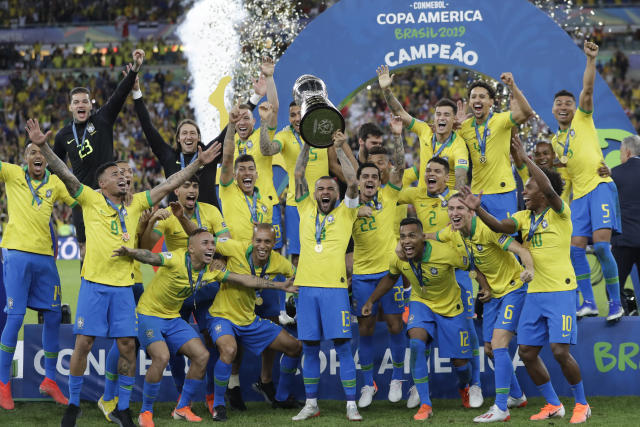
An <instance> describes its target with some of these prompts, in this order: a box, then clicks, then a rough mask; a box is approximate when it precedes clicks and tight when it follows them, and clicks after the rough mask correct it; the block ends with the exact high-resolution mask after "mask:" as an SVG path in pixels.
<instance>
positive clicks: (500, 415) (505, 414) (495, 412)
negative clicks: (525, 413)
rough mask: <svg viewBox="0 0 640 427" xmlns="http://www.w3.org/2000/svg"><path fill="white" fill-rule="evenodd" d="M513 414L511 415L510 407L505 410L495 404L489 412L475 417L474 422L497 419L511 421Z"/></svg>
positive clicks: (486, 421)
mask: <svg viewBox="0 0 640 427" xmlns="http://www.w3.org/2000/svg"><path fill="white" fill-rule="evenodd" d="M510 419H511V415H509V409H507V410H506V411H503V410H502V409H500V408H498V405H493V406H491V408H489V410H488V411H487V412H485V413H484V414H482V415H479V416H477V417H475V418H474V419H473V422H474V423H494V422H497V421H509V420H510Z"/></svg>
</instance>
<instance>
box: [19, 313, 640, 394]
mask: <svg viewBox="0 0 640 427" xmlns="http://www.w3.org/2000/svg"><path fill="white" fill-rule="evenodd" d="M478 326H479V325H478ZM72 328H73V326H72V325H62V326H61V330H60V353H59V358H58V365H57V368H58V369H57V370H58V378H57V381H58V383H59V384H60V387H61V388H62V390H63V392H64V393H65V395H66V394H67V390H68V388H67V387H68V386H67V378H68V377H67V375H68V369H69V359H70V357H71V353H72V351H73V343H74V336H73V330H72ZM477 329H478V336H479V337H481V336H482V332H481V328H480V327H478V328H477ZM41 334H42V325H25V328H24V344H23V343H22V342H21V343H19V345H18V347H17V349H16V356H15V359H16V361H15V365H16V369H15V378H14V379H13V384H12V386H11V388H12V390H13V395H14V398H17V399H36V398H40V397H41V396H40V394H39V393H38V385H39V384H40V382H41V381H42V378H43V375H44V360H43V357H44V352H43V350H42V346H41V344H40V343H41ZM354 336H355V337H356V338H355V339H354V340H353V348H354V351H355V348H356V347H357V342H358V340H357V328H354ZM638 336H640V318H637V317H623V318H622V320H621V321H620V323H618V324H616V325H614V326H607V324H606V322H605V320H604V319H603V318H601V317H600V318H586V319H583V320H581V321H580V322H578V345H575V346H573V347H572V349H571V353H572V354H573V356H574V357H575V358H576V360H577V361H578V363H579V364H580V368H581V371H582V376H583V380H584V385H585V391H586V393H587V395H597V396H621V395H638V394H640V383H638V381H637V376H638V371H640V344H639V343H638V340H637V339H636V337H638ZM481 341H482V340H481ZM387 342H388V333H387V330H386V324H385V323H378V324H377V325H376V330H375V337H374V343H375V358H374V366H375V371H374V379H375V381H376V383H377V384H378V387H379V390H380V392H379V393H378V394H377V395H376V396H377V398H378V399H386V396H387V393H388V387H389V382H390V381H391V372H392V370H393V365H392V363H391V352H390V350H389V348H387ZM514 342H515V340H514ZM111 343H112V340H108V339H103V338H98V339H96V341H95V344H94V346H93V349H92V351H91V353H90V355H89V359H88V364H87V371H86V372H85V374H89V375H85V377H84V386H83V389H82V396H81V397H82V399H86V400H90V401H97V400H98V399H99V398H100V396H101V395H102V393H103V389H104V370H105V360H106V356H107V352H108V350H109V347H110V346H111ZM480 355H481V372H482V376H481V378H482V389H483V393H484V395H485V396H492V395H495V390H494V377H493V364H492V363H491V361H490V360H489V359H488V358H487V357H486V356H485V355H484V351H483V349H482V348H480ZM511 355H512V356H513V363H514V366H515V367H516V373H517V376H518V379H519V380H520V384H521V386H522V389H523V390H524V392H525V394H527V395H528V396H538V395H539V392H538V390H537V388H536V387H535V385H534V384H533V382H532V381H531V379H530V378H529V376H528V375H527V372H526V370H525V368H524V365H523V364H522V362H521V360H520V358H519V357H518V356H517V354H516V346H515V344H512V346H511ZM541 356H542V359H543V360H544V362H545V364H546V365H547V368H548V369H549V373H550V374H551V378H553V379H554V380H553V383H554V384H553V385H554V387H555V388H556V391H557V392H558V394H559V395H562V396H571V395H572V394H571V389H570V388H569V384H568V383H567V382H566V380H565V379H564V377H563V376H562V372H561V371H560V367H559V365H558V363H557V362H556V361H555V360H554V359H553V355H552V354H551V351H550V350H549V346H546V347H545V348H544V349H543V351H542V353H541ZM357 362H358V357H357V353H356V363H357ZM150 363H151V360H150V359H148V358H147V357H146V355H145V354H144V352H143V351H142V350H139V352H138V364H137V367H136V376H137V379H136V386H135V389H134V393H133V395H132V399H133V400H134V401H140V400H141V390H142V385H143V381H144V374H145V373H146V370H147V368H148V366H149V365H150ZM260 366H261V363H260V359H259V358H258V357H257V356H254V355H252V354H250V353H248V352H245V354H244V356H243V360H242V366H241V371H240V377H241V378H240V383H241V384H242V390H243V395H244V398H245V400H247V401H257V400H261V399H262V397H261V396H260V395H258V394H257V393H255V392H254V391H253V390H252V389H251V387H250V384H252V383H253V382H256V381H257V380H258V378H259V376H260ZM356 366H357V367H358V369H359V368H360V365H359V364H357V365H356ZM320 369H321V378H320V398H322V399H338V400H342V399H344V393H343V390H342V386H341V384H340V376H339V375H340V372H339V369H340V363H339V361H338V358H337V355H336V352H335V350H334V349H333V348H332V346H331V344H330V342H323V343H322V345H321V355H320ZM404 370H405V379H406V380H410V378H411V375H410V372H409V350H408V349H407V351H406V354H405V360H404ZM277 378H278V374H277V363H276V370H275V372H274V379H275V380H276V382H277ZM361 381H362V378H361V376H360V373H359V372H358V387H360V386H361V385H362V383H361ZM429 384H430V389H431V395H432V397H433V398H457V397H458V392H457V390H456V387H455V385H454V384H455V375H454V373H453V372H452V365H451V362H450V360H449V359H446V358H441V357H439V355H438V349H437V347H433V348H432V350H431V356H430V359H429ZM410 385H411V382H410V381H406V382H405V383H404V385H403V389H404V392H405V394H404V395H405V397H406V395H407V393H408V390H409V387H410ZM294 393H295V395H296V396H297V397H298V398H300V399H302V400H303V396H304V389H303V386H302V376H301V374H300V371H298V373H297V375H296V380H295V389H294ZM177 396H178V394H177V392H176V389H175V387H174V385H173V381H172V379H171V373H170V372H169V371H168V370H166V371H165V373H164V378H163V381H162V386H161V390H160V394H159V397H158V401H172V400H175V399H176V398H177ZM202 399H204V390H201V392H200V393H199V395H198V398H197V399H196V400H202Z"/></svg>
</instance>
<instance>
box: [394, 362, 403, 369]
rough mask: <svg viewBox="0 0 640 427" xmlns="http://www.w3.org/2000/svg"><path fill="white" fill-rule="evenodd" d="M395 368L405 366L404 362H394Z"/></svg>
mask: <svg viewBox="0 0 640 427" xmlns="http://www.w3.org/2000/svg"><path fill="white" fill-rule="evenodd" d="M392 363H393V367H394V368H404V362H392Z"/></svg>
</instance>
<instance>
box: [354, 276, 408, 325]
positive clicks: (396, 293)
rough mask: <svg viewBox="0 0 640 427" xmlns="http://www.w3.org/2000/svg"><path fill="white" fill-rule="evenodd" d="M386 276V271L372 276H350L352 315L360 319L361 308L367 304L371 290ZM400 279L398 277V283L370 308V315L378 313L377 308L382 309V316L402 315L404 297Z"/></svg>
mask: <svg viewBox="0 0 640 427" xmlns="http://www.w3.org/2000/svg"><path fill="white" fill-rule="evenodd" d="M387 274H388V272H387V271H384V272H382V273H373V274H354V275H353V276H351V297H352V298H351V306H352V307H353V311H354V314H355V315H356V316H358V317H362V306H363V305H364V303H366V302H367V300H368V299H369V297H370V296H371V294H372V293H373V290H374V289H375V288H376V286H377V285H378V282H380V279H382V278H383V277H385V276H386V275H387ZM403 291H404V289H403V287H402V278H400V277H398V281H397V282H396V283H395V285H393V288H391V289H389V292H387V293H386V294H384V295H383V296H382V298H380V300H379V301H378V302H377V303H375V304H374V305H373V307H371V315H372V316H375V315H376V314H377V313H378V307H382V312H383V313H384V314H401V313H404V297H403V294H402V292H403Z"/></svg>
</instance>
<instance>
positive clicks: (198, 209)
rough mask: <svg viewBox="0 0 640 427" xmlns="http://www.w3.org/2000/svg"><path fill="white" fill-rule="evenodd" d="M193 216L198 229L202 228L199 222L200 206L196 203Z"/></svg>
mask: <svg viewBox="0 0 640 427" xmlns="http://www.w3.org/2000/svg"><path fill="white" fill-rule="evenodd" d="M195 214H196V221H198V228H202V221H201V220H200V205H199V204H198V202H196V209H195Z"/></svg>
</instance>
